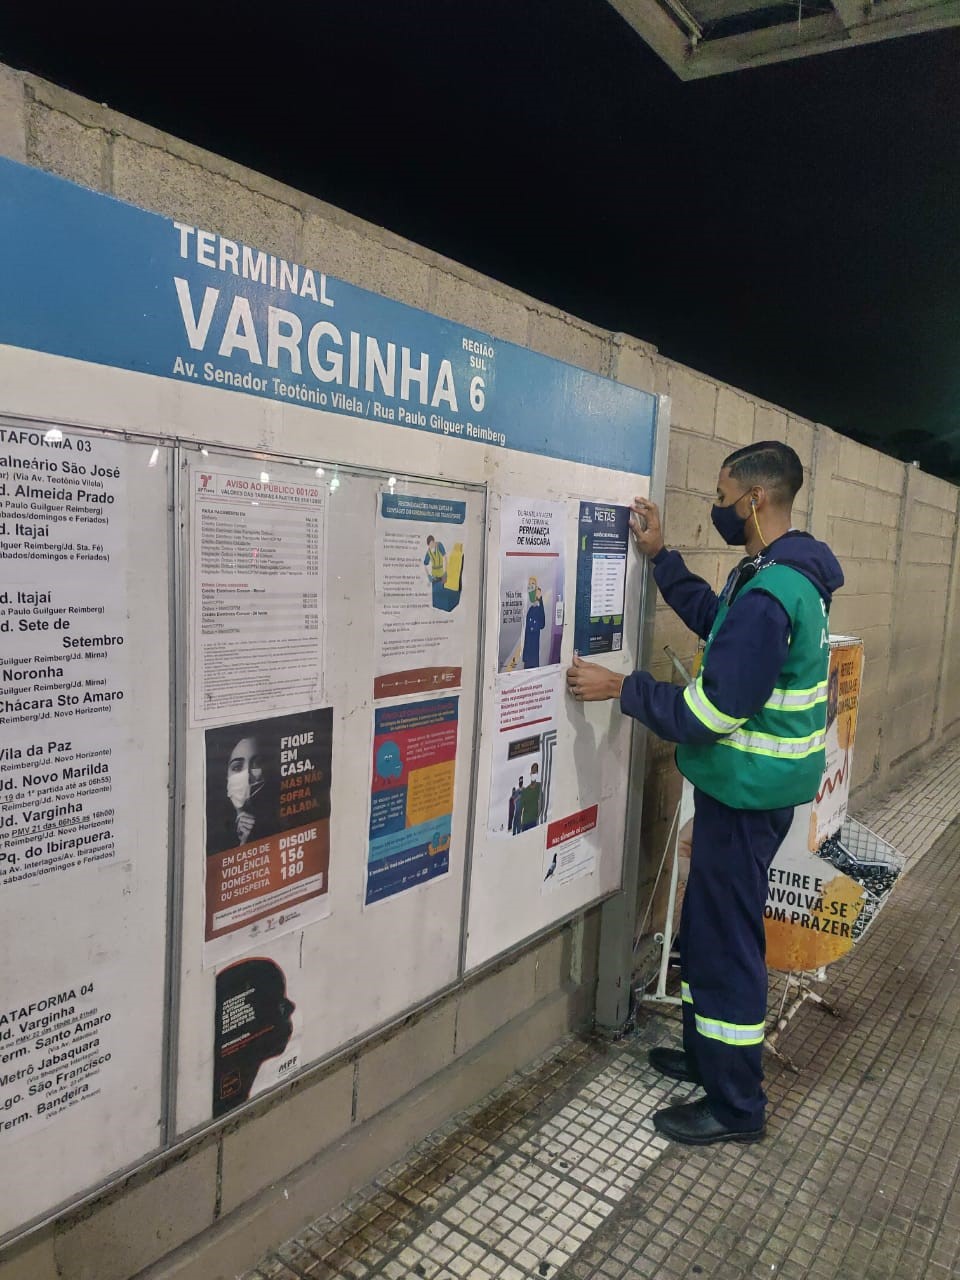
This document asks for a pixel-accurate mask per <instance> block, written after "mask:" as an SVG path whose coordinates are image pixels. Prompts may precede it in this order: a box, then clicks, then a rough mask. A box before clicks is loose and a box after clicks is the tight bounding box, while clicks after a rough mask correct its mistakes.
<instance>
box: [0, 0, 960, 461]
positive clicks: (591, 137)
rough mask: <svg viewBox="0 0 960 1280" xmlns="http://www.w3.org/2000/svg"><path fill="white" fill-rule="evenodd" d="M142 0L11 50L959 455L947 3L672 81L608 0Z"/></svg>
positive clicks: (29, 13) (543, 284) (530, 286)
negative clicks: (939, 27) (861, 35)
mask: <svg viewBox="0 0 960 1280" xmlns="http://www.w3.org/2000/svg"><path fill="white" fill-rule="evenodd" d="M137 12H138V10H137V8H136V6H131V5H130V4H129V0H125V3H124V4H122V5H121V4H106V3H105V4H97V5H93V6H80V5H71V6H62V8H61V7H60V6H55V7H54V9H53V10H52V11H51V9H50V8H48V7H47V6H43V5H34V6H32V8H28V7H27V6H24V5H21V4H16V5H8V6H5V7H4V11H3V12H2V13H0V61H4V62H7V63H8V64H11V65H13V66H16V67H21V68H25V69H27V70H30V71H33V72H36V73H37V74H39V75H42V76H45V77H46V78H48V79H50V80H53V81H54V82H56V83H58V84H62V85H64V86H66V87H68V88H70V89H73V90H75V91H76V92H78V93H81V94H83V95H84V96H86V97H89V98H92V99H94V100H96V101H98V102H106V103H108V104H109V105H110V106H112V107H115V108H117V109H118V110H121V111H124V112H126V113H128V114H129V115H132V116H135V117H137V118H138V119H141V120H144V121H146V122H148V123H150V124H152V125H155V126H157V127H159V128H161V129H164V130H167V131H168V132H170V133H173V134H177V135H178V136H180V137H182V138H185V139H187V140H189V141H191V142H194V143H197V144H199V145H201V146H204V147H207V148H209V149H210V150H212V151H216V152H219V153H220V154H222V155H225V156H229V157H230V158H231V159H233V160H236V161H239V162H240V163H242V164H246V165H250V166H251V167H253V168H254V169H258V170H260V171H261V172H263V173H267V174H269V175H271V176H272V177H275V178H278V179H280V180H282V181H284V182H287V183H290V184H291V185H293V186H294V187H298V188H300V189H302V190H304V191H307V192H310V193H311V194H313V195H315V196H318V197H320V198H322V199H324V200H328V201H330V202H331V203H332V204H335V205H339V206H340V207H342V208H344V209H348V210H350V211H351V212H353V213H355V214H358V215H360V216H361V217H363V218H367V219H369V220H370V221H372V222H375V223H378V224H380V225H382V226H386V227H389V228H390V229H391V230H393V231H396V232H398V233H399V234H401V235H404V236H408V237H409V238H410V239H412V240H415V241H417V242H418V243H420V244H424V245H428V246H429V247H431V248H433V249H436V250H439V251H440V252H441V253H445V254H448V255H449V256H450V257H452V258H456V259H459V260H460V261H461V262H464V263H467V264H468V265H469V266H471V267H475V268H476V269H478V270H479V271H482V272H485V273H487V274H488V275H491V276H494V277H496V278H497V279H500V280H503V281H505V282H507V283H508V284H511V285H513V286H515V287H517V288H519V289H522V290H524V291H525V292H527V293H530V294H533V295H534V296H535V297H539V298H543V299H546V300H547V301H548V302H551V303H554V304H555V305H557V306H559V307H562V308H564V309H566V310H569V311H572V312H574V313H575V314H577V315H579V316H582V317H584V318H585V319H587V320H590V321H593V322H594V323H595V324H598V325H602V326H604V327H605V328H610V329H621V330H625V331H627V332H629V333H632V334H635V335H637V336H638V337H641V338H645V339H647V340H648V341H651V342H653V343H655V344H656V345H657V346H658V347H659V348H660V350H661V351H663V352H664V354H665V355H668V356H671V357H673V358H675V359H677V360H681V361H683V362H685V363H686V364H689V365H692V366H693V367H694V368H696V369H700V370H702V371H703V372H705V373H708V374H712V375H714V376H716V377H718V378H721V379H724V380H726V381H728V382H731V383H734V384H735V385H738V386H740V387H743V388H745V389H747V390H749V391H752V392H754V393H756V394H757V395H760V396H763V397H766V398H767V399H770V400H773V401H775V402H777V403H779V404H782V405H784V406H786V407H787V408H789V409H792V410H793V411H794V412H796V413H799V414H802V415H804V416H806V417H809V418H812V419H815V420H817V421H820V422H825V423H827V424H828V425H830V426H832V427H835V428H836V429H837V430H840V431H843V432H845V433H846V434H848V435H853V436H855V437H856V438H858V439H860V440H863V441H865V442H867V443H873V444H877V445H878V446H879V447H882V448H885V449H887V450H888V451H890V452H894V453H897V454H898V455H899V456H901V457H904V458H907V459H914V458H916V459H919V460H920V462H921V465H923V467H924V469H926V470H929V471H933V472H935V473H937V474H940V475H945V476H947V477H950V478H953V479H957V480H960V29H953V30H948V31H944V32H938V33H933V34H930V35H925V36H915V37H911V38H908V39H899V40H893V41H889V42H886V43H881V44H877V45H873V46H869V47H866V48H863V49H857V50H853V51H850V52H846V51H844V52H841V53H832V54H826V55H823V56H821V57H817V58H804V59H799V60H797V61H795V62H791V63H784V64H782V65H779V66H774V67H770V68H764V69H761V70H757V71H747V72H742V73H739V74H736V75H728V76H720V77H716V78H714V79H710V80H706V81H703V82H700V83H691V84H683V83H681V82H680V81H678V80H677V79H676V78H675V77H674V76H673V74H672V72H670V71H669V70H668V69H667V67H666V66H665V65H664V64H663V63H661V62H660V60H659V59H658V58H657V57H656V55H655V54H653V53H652V52H651V51H650V50H649V49H648V48H647V46H646V45H645V44H644V43H643V42H642V41H641V40H640V38H639V37H638V36H637V35H636V34H635V33H634V32H633V31H632V30H631V29H630V28H629V27H628V26H627V25H626V24H625V23H624V22H623V21H622V19H621V18H620V17H619V16H618V15H617V13H616V12H615V11H614V10H613V9H611V8H610V7H609V6H608V5H607V4H606V3H605V2H604V0H342V2H341V3H339V4H333V3H320V2H314V3H300V4H287V5H278V6H274V7H271V6H269V5H264V4H262V3H258V4H252V3H247V2H246V0H240V2H237V3H233V4H230V5H226V4H205V5H196V6H194V8H193V9H192V10H185V11H182V12H181V11H178V9H177V7H176V6H162V7H161V6H157V7H155V8H152V7H151V8H149V9H148V10H145V12H148V13H149V14H150V16H149V18H147V19H146V20H145V21H146V23H147V25H146V26H145V27H139V26H137V25H136V23H135V20H134V18H133V16H132V15H134V14H136V13H137Z"/></svg>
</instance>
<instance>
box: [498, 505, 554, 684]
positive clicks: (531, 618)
mask: <svg viewBox="0 0 960 1280" xmlns="http://www.w3.org/2000/svg"><path fill="white" fill-rule="evenodd" d="M566 519H567V509H566V506H565V504H564V503H562V502H544V501H542V500H541V499H537V498H508V497H504V499H503V503H502V506H501V508H500V632H499V648H498V654H497V671H498V672H507V671H531V670H535V669H536V668H537V667H552V666H556V665H557V664H558V663H559V662H560V645H561V643H562V641H563V621H564V608H565V602H564V573H565V567H566V566H565V554H564V534H565V528H566Z"/></svg>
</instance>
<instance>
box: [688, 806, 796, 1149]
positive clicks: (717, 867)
mask: <svg viewBox="0 0 960 1280" xmlns="http://www.w3.org/2000/svg"><path fill="white" fill-rule="evenodd" d="M694 798H695V801H696V810H695V814H694V819H693V848H692V854H691V863H690V875H689V878H688V880H687V887H686V892H685V893H684V898H683V909H682V912H681V916H680V974H681V978H682V984H683V985H682V990H683V1047H684V1050H685V1052H686V1054H687V1059H688V1061H689V1062H690V1063H691V1064H693V1065H694V1066H695V1069H696V1071H697V1072H698V1074H699V1075H700V1078H701V1080H702V1081H703V1086H704V1090H705V1092H706V1095H707V1102H708V1104H709V1106H710V1110H711V1112H712V1113H713V1115H714V1116H715V1117H716V1118H717V1120H719V1121H720V1123H721V1124H724V1125H726V1126H728V1127H729V1128H731V1129H738V1130H750V1129H758V1128H760V1126H761V1125H762V1124H763V1120H764V1108H765V1106H766V1101H767V1099H766V1095H765V1093H764V1092H763V1067H762V1057H763V1024H764V1019H765V1018H766V1011H767V966H766V959H765V957H766V944H765V937H764V931H763V908H764V905H765V903H766V900H767V871H768V869H769V867H770V863H771V862H772V861H773V859H774V856H775V854H776V852H777V850H778V849H779V848H780V845H781V844H782V843H783V840H784V837H785V836H786V834H787V831H788V830H789V829H790V823H791V822H792V820H793V809H792V808H787V809H765V810H763V811H761V812H754V811H750V810H746V809H730V808H728V806H727V805H725V804H721V803H720V801H719V800H714V799H713V798H712V797H711V796H708V795H706V794H705V793H704V792H702V791H699V790H698V791H696V792H695V796H694Z"/></svg>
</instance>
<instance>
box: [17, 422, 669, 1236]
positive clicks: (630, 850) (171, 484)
mask: <svg viewBox="0 0 960 1280" xmlns="http://www.w3.org/2000/svg"><path fill="white" fill-rule="evenodd" d="M0 423H2V424H3V425H9V426H22V427H24V428H28V429H34V428H36V427H37V426H39V425H41V424H42V425H44V426H45V427H47V428H49V427H50V426H57V427H60V428H62V429H64V430H67V431H71V432H77V433H83V434H87V435H93V436H98V437H100V438H103V439H110V440H117V441H120V442H130V443H137V444H144V445H150V446H152V447H154V448H158V449H161V450H163V451H164V453H165V454H166V456H167V459H168V485H167V500H168V504H169V511H168V517H169V518H168V538H167V541H168V555H169V564H170V580H169V582H168V584H167V593H166V594H167V607H168V611H169V627H168V636H169V640H168V643H169V645H170V655H171V663H170V689H169V694H168V705H169V710H170V732H169V759H170V767H171V777H170V785H169V788H168V791H169V795H168V805H167V808H168V824H169V826H168V854H167V903H166V922H167V923H166V931H167V932H166V937H167V943H166V953H165V968H164V983H165V992H166V994H165V999H164V1005H163V1010H162V1023H163V1027H164V1032H163V1043H164V1051H163V1056H164V1062H163V1069H162V1082H163V1087H162V1091H161V1098H160V1106H161V1117H162V1120H161V1132H162V1134H163V1142H162V1144H161V1145H159V1146H157V1147H156V1148H154V1149H152V1150H150V1151H147V1152H145V1153H144V1154H143V1156H142V1157H140V1158H138V1159H136V1160H135V1161H134V1162H132V1163H131V1164H129V1165H127V1166H125V1167H123V1168H121V1169H118V1170H117V1171H115V1172H114V1173H113V1174H112V1175H110V1176H109V1177H107V1178H106V1179H102V1180H100V1181H99V1182H97V1183H96V1184H94V1185H92V1186H90V1187H88V1188H87V1189H85V1190H84V1191H82V1192H80V1193H79V1194H78V1195H76V1196H71V1197H68V1198H67V1199H65V1200H63V1201H62V1202H60V1203H58V1204H57V1205H56V1206H54V1207H53V1208H51V1209H50V1210H48V1211H46V1212H44V1213H43V1214H42V1215H40V1216H39V1217H37V1218H36V1219H34V1220H32V1221H30V1222H28V1223H26V1224H24V1225H23V1226H22V1227H19V1228H17V1229H16V1230H15V1231H13V1232H12V1233H8V1234H7V1235H6V1237H4V1238H3V1239H0V1248H2V1247H6V1246H7V1245H9V1244H12V1243H14V1242H16V1241H18V1240H21V1239H23V1238H24V1237H26V1236H28V1235H31V1234H33V1233H34V1232H36V1231H37V1230H40V1229H41V1228H42V1227H44V1226H45V1225H47V1224H49V1223H50V1222H52V1221H54V1220H55V1219H56V1218H58V1217H59V1216H60V1215H61V1214H63V1213H64V1212H66V1211H69V1210H75V1209H77V1208H79V1207H81V1206H82V1205H84V1204H87V1203H89V1202H91V1201H93V1200H95V1199H96V1198H98V1197H99V1196H101V1195H102V1194H104V1193H105V1192H107V1191H109V1190H110V1189H111V1188H113V1187H115V1186H117V1185H119V1184H121V1183H122V1182H123V1181H124V1180H125V1179H126V1178H128V1177H129V1176H130V1175H131V1174H132V1173H135V1172H138V1171H142V1170H146V1169H149V1168H150V1167H151V1166H153V1165H159V1164H160V1163H161V1162H163V1161H165V1160H167V1159H169V1158H170V1157H171V1156H172V1155H174V1154H176V1152H177V1151H178V1150H180V1149H183V1148H186V1147H188V1146H190V1145H191V1144H192V1143H193V1142H195V1141H196V1140H197V1139H198V1138H200V1137H202V1136H204V1135H206V1134H208V1133H210V1132H213V1131H215V1130H217V1129H219V1128H222V1127H223V1126H224V1125H225V1124H227V1123H229V1122H232V1121H233V1120H235V1119H237V1118H238V1116H241V1115H242V1114H243V1113H244V1112H245V1111H247V1110H249V1109H251V1108H253V1107H256V1106H259V1105H262V1104H263V1103H264V1101H265V1100H269V1099H270V1098H271V1097H273V1096H275V1095H276V1094H278V1093H281V1092H283V1091H284V1090H285V1089H286V1088H287V1086H288V1084H289V1083H291V1082H292V1081H294V1080H300V1079H302V1078H304V1077H305V1076H309V1075H311V1074H314V1073H316V1072H318V1071H323V1070H325V1069H328V1068H329V1067H330V1065H331V1064H332V1063H334V1062H336V1061H338V1060H341V1059H343V1058H345V1057H347V1056H349V1055H350V1054H351V1053H353V1052H355V1051H356V1050H357V1048H358V1047H359V1046H361V1045H362V1044H364V1043H367V1042H369V1041H371V1040H373V1039H375V1038H377V1037H378V1036H382V1035H383V1034H384V1033H386V1032H388V1031H389V1030H390V1029H391V1028H392V1027H394V1026H398V1025H401V1024H402V1023H404V1022H405V1021H406V1020H407V1019H409V1017H410V1016H411V1015H413V1014H417V1013H422V1012H423V1011H425V1010H427V1009H429V1008H431V1007H433V1006H434V1005H436V1004H437V1003H439V1002H440V1001H442V1000H444V999H446V998H448V997H449V996H450V995H452V994H454V993H455V992H457V991H458V990H461V989H462V988H463V986H464V984H465V982H467V981H473V980H475V979H476V978H477V977H478V976H480V975H482V974H483V973H484V972H486V971H489V970H491V969H495V968H497V967H498V966H500V965H502V964H503V963H504V962H505V961H506V960H509V958H510V957H511V956H514V955H518V954H521V953H523V952H524V951H526V950H528V949H529V948H530V947H531V946H535V945H536V944H537V943H538V941H540V940H542V939H543V938H545V937H548V936H550V935H551V934H554V933H556V932H557V931H558V930H560V929H562V928H563V927H564V926H565V925H567V924H569V923H570V922H571V921H573V920H576V919H577V918H579V917H581V916H582V915H583V914H584V913H585V912H587V911H590V910H593V909H594V908H596V907H597V906H600V905H602V906H603V907H604V912H605V915H606V913H607V912H608V910H609V908H610V907H611V906H614V905H615V904H616V903H617V901H618V900H619V899H626V898H628V897H629V896H630V891H631V884H633V886H634V896H635V883H636V865H635V864H636V863H637V856H636V854H637V847H636V846H637V833H638V832H639V824H640V811H641V799H640V792H639V790H638V789H636V788H631V791H630V793H629V794H628V801H627V826H626V833H625V839H624V846H623V851H622V860H621V877H620V885H619V887H618V888H616V889H613V890H610V891H608V892H605V893H602V894H599V895H598V896H596V897H594V898H592V899H591V900H590V901H588V902H586V903H585V904H583V905H582V906H578V907H577V908H576V909H574V910H572V911H570V912H568V913H566V914H564V915H563V916H562V917H559V918H558V919H556V920H554V921H552V922H550V923H549V924H547V925H545V926H544V927H543V928H541V929H538V930H536V931H534V932H532V933H530V934H529V935H527V936H525V937H524V938H522V939H521V940H519V941H518V942H517V943H515V944H513V945H511V946H509V947H507V948H505V949H504V950H502V951H500V952H498V953H497V954H496V955H495V956H492V957H491V958H490V959H488V960H486V961H484V962H483V963H482V964H480V965H478V966H476V967H475V968H474V969H471V970H470V971H467V969H466V963H465V962H466V930H467V909H468V904H469V895H470V887H471V872H472V867H473V858H474V838H473V827H474V820H475V817H476V813H477V810H478V807H479V806H480V805H481V804H482V803H483V801H482V798H481V797H480V796H479V795H478V787H477V779H476V776H472V777H471V782H470V800H469V821H468V828H467V838H466V844H465V850H464V868H463V880H462V905H461V913H460V919H459V923H458V961H457V974H456V977H455V978H454V979H453V980H452V981H449V982H447V983H445V984H443V985H442V986H440V987H438V988H437V989H436V990H435V991H434V992H433V993H432V994H431V995H430V996H428V997H427V998H425V999H421V1000H417V1001H415V1002H413V1003H412V1004H410V1005H409V1006H407V1007H405V1008H403V1009H402V1010H399V1011H398V1012H396V1013H394V1014H392V1015H391V1016H389V1017H388V1018H386V1019H385V1020H383V1021H380V1022H377V1023H375V1024H373V1025H371V1026H369V1027H368V1028H367V1029H366V1030H364V1031H362V1032H361V1033H359V1034H357V1035H356V1036H354V1037H352V1038H350V1039H349V1040H347V1041H345V1042H343V1043H342V1044H340V1045H339V1046H338V1047H337V1048H336V1049H334V1050H332V1051H331V1052H329V1053H327V1054H325V1055H324V1056H322V1057H319V1058H316V1059H314V1060H310V1061H307V1062H305V1063H304V1064H303V1066H302V1067H301V1068H300V1069H299V1070H298V1071H297V1072H296V1073H295V1074H292V1075H291V1076H290V1077H289V1079H288V1080H285V1081H283V1082H282V1083H280V1084H278V1085H277V1086H275V1087H274V1088H273V1089H271V1090H269V1091H266V1092H264V1093H262V1094H259V1095H258V1096H257V1097H256V1098H254V1099H251V1100H250V1101H249V1102H246V1103H244V1104H242V1105H241V1106H240V1107H238V1108H237V1109H236V1110H235V1111H232V1112H231V1113H230V1115H229V1116H227V1117H221V1118H216V1119H210V1120H207V1121H205V1122H204V1123H202V1124H199V1125H197V1126H195V1127H193V1128H190V1129H188V1130H180V1131H178V1129H177V1124H176V1111H177V1100H178V1092H179V1090H178V1085H179V1079H178V1075H179V1073H178V1070H177V1052H178V1047H179V1019H180V1008H181V968H180V966H181V961H182V951H183V946H184V938H183V928H182V922H183V896H184V892H185V847H184V820H185V777H184V769H185V750H184V744H185V736H186V731H187V714H186V701H185V698H186V691H187V688H188V684H189V676H188V657H187V649H188V645H189V603H188V598H187V582H188V575H189V565H188V563H187V557H188V555H189V547H188V543H187V539H186V538H185V536H184V530H183V526H182V521H181V512H182V510H183V505H182V504H183V502H184V501H185V498H186V495H185V494H184V492H183V480H184V475H185V468H184V465H183V464H184V462H185V460H186V459H187V458H189V457H194V456H196V455H198V454H203V455H206V454H209V455H211V456H216V455H223V456H226V457H233V458H236V459H241V460H244V461H247V462H258V463H264V464H267V465H269V464H270V463H273V464H282V465H286V466H294V467H303V468H304V469H314V470H315V469H316V468H317V467H318V466H328V465H331V464H329V463H328V461H327V459H326V458H324V457H321V456H319V455H317V456H313V457H308V456H304V455H302V454H286V453H282V452H279V451H276V450H274V449H269V450H258V449H252V448H243V447H239V446H231V445H226V444H223V443H220V442H217V441H212V440H207V441H201V440H197V439H193V438H190V439H186V438H181V437H174V436H162V435H157V434H155V433H151V432H138V431H136V430H123V431H121V430H117V429H115V428H104V427H100V426H98V425H96V424H92V423H89V422H84V421H78V420H71V421H68V420H65V419H63V418H60V419H57V420H56V421H54V420H53V419H51V418H46V417H42V418H41V417H32V416H29V415H0ZM668 436H669V400H668V399H667V398H666V397H659V398H658V410H657V418H656V426H655V439H654V464H653V468H652V470H653V475H652V476H651V487H650V492H651V497H652V498H653V500H654V501H658V502H659V501H662V496H663V494H662V491H663V488H664V483H665V477H664V475H663V469H662V463H661V460H665V458H666V453H667V445H668ZM333 465H335V467H336V469H337V471H338V472H339V473H340V474H342V475H344V476H358V477H362V478H365V479H368V480H378V481H381V480H384V479H386V478H387V476H388V472H387V471H384V470H383V469H381V468H378V467H368V466H362V465H358V464H349V465H347V464H343V463H336V464H333ZM404 479H405V480H409V481H411V482H414V483H416V482H421V483H424V484H427V485H432V486H437V485H447V486H449V487H451V488H456V489H462V490H467V491H470V492H474V493H476V494H478V495H480V496H481V499H482V504H483V520H484V526H485V527H486V521H487V517H488V500H489V485H488V484H487V483H476V482H471V481H461V480H456V479H451V478H445V479H443V480H438V478H437V477H435V476H429V475H420V474H417V473H409V474H407V475H405V476H404ZM478 571H479V588H480V591H479V609H478V616H477V627H476V637H475V639H476V645H477V653H478V661H477V664H476V670H475V672H474V676H473V684H474V697H475V699H476V714H475V718H474V724H473V728H472V734H471V740H470V743H469V754H470V757H471V758H475V756H476V751H477V744H478V741H479V737H480V734H481V724H482V694H481V686H482V681H483V664H482V657H483V652H484V636H485V627H486V622H487V618H486V603H485V602H486V585H487V582H488V579H489V573H490V565H489V557H488V552H487V541H486V539H485V540H484V542H483V546H482V554H481V556H480V559H479V562H478ZM643 575H644V576H643V581H642V585H641V599H640V605H639V622H638V645H639V653H638V654H637V655H636V656H637V658H638V665H641V666H642V665H643V664H644V662H645V660H646V659H647V658H648V657H649V651H650V646H651V643H652V636H651V634H650V633H651V631H652V626H651V625H650V624H651V620H652V616H653V615H652V609H651V602H652V596H653V592H652V575H650V574H649V572H648V571H647V569H646V566H644V571H643ZM645 746H646V732H645V731H644V730H642V729H641V728H639V727H637V726H632V729H631V747H630V751H631V759H632V762H633V765H632V768H633V770H634V771H636V770H637V769H638V768H639V770H640V772H639V774H637V773H636V772H634V773H633V776H634V777H637V776H639V778H640V779H641V786H642V766H643V761H644V757H645ZM606 928H607V926H606V923H605V930H606ZM602 967H603V963H602V962H601V968H602ZM601 981H602V974H601Z"/></svg>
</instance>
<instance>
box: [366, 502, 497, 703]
mask: <svg viewBox="0 0 960 1280" xmlns="http://www.w3.org/2000/svg"><path fill="white" fill-rule="evenodd" d="M466 518H467V504H466V502H464V501H460V500H457V499H455V498H453V497H445V496H438V495H437V494H429V495H428V494H417V493H392V492H390V493H381V494H379V495H378V501H377V542H376V570H375V581H376V602H377V603H376V608H377V615H376V618H377V625H376V628H375V635H376V638H377V654H376V669H375V674H374V686H373V692H374V697H375V698H392V697H397V696H398V695H402V694H411V693H422V692H438V693H439V692H442V691H444V690H448V689H455V688H457V687H458V686H459V685H460V682H461V677H462V672H463V644H464V610H463V609H462V608H461V607H460V600H461V596H462V593H463V584H464V578H465V575H466V574H469V573H471V572H475V569H474V566H473V565H471V563H470V558H469V550H470V549H469V547H467V545H466V539H465V536H464V529H465V527H466Z"/></svg>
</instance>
